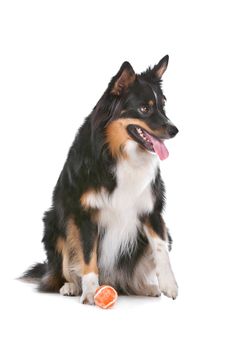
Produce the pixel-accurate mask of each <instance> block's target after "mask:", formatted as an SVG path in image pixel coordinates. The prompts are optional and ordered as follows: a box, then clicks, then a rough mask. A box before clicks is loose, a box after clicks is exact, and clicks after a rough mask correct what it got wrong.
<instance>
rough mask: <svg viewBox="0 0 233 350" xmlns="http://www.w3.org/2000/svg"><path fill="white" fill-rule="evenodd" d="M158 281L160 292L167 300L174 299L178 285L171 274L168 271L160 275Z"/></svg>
mask: <svg viewBox="0 0 233 350" xmlns="http://www.w3.org/2000/svg"><path fill="white" fill-rule="evenodd" d="M158 279H159V288H160V290H161V292H162V293H163V294H164V295H166V296H167V297H169V298H172V299H176V297H177V295H178V285H177V283H176V280H175V277H174V276H173V274H172V273H171V272H170V271H169V272H167V273H161V274H160V275H159V276H158Z"/></svg>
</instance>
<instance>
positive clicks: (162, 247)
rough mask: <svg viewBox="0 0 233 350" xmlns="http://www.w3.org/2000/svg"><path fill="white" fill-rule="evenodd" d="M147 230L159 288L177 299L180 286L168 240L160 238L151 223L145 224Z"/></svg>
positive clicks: (168, 295)
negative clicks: (172, 264) (175, 274)
mask: <svg viewBox="0 0 233 350" xmlns="http://www.w3.org/2000/svg"><path fill="white" fill-rule="evenodd" d="M145 232H146V234H147V237H148V240H149V243H150V245H151V247H152V249H153V252H154V258H155V264H156V274H157V277H158V281H159V288H160V290H161V292H162V293H163V294H165V295H166V296H167V297H170V298H173V299H175V298H176V297H177V295H178V286H177V283H176V279H175V276H174V273H173V271H172V268H171V264H170V259H169V255H168V248H167V242H166V241H165V240H164V239H162V238H160V236H159V235H158V234H157V233H156V231H155V230H154V229H153V228H152V226H151V225H145Z"/></svg>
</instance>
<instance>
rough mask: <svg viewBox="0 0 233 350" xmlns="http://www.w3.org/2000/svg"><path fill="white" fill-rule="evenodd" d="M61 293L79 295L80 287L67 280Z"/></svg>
mask: <svg viewBox="0 0 233 350" xmlns="http://www.w3.org/2000/svg"><path fill="white" fill-rule="evenodd" d="M60 294H61V295H68V296H74V295H78V289H77V287H76V285H75V284H74V283H68V282H66V283H65V284H64V285H63V287H61V289H60Z"/></svg>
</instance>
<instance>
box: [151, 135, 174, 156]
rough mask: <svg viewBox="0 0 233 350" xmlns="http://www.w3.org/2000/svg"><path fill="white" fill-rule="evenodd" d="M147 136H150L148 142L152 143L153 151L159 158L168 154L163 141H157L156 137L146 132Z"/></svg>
mask: <svg viewBox="0 0 233 350" xmlns="http://www.w3.org/2000/svg"><path fill="white" fill-rule="evenodd" d="M147 136H149V138H150V142H151V143H152V145H153V148H154V151H155V153H157V154H158V156H159V158H160V159H161V160H164V159H166V158H167V157H168V156H169V152H168V150H167V147H166V146H165V144H164V143H163V141H159V140H157V139H154V138H153V137H152V136H151V135H149V134H147Z"/></svg>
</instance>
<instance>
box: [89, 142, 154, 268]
mask: <svg viewBox="0 0 233 350" xmlns="http://www.w3.org/2000/svg"><path fill="white" fill-rule="evenodd" d="M125 149H126V151H127V155H128V159H123V160H120V161H119V162H118V164H117V167H116V179H117V186H116V188H115V190H114V191H113V193H112V194H111V195H110V196H109V195H108V194H107V193H106V192H105V191H104V190H103V191H101V192H100V193H99V194H98V195H96V196H93V195H91V198H89V204H90V205H92V206H93V207H96V208H98V209H99V229H100V232H101V233H102V234H103V236H102V237H101V238H102V239H101V249H100V257H99V265H100V267H101V268H102V270H107V271H106V273H107V272H109V271H111V270H112V268H113V266H114V263H115V261H116V258H117V256H119V254H121V253H122V252H123V251H124V252H125V251H128V252H130V251H131V249H132V248H133V247H134V244H135V242H136V238H137V228H138V227H139V225H140V222H139V215H141V214H144V213H149V212H151V211H152V209H153V206H154V202H155V198H154V196H153V194H152V190H151V183H152V181H153V180H154V179H155V176H156V171H157V168H158V158H157V156H156V155H153V154H150V153H149V152H142V151H140V150H139V149H138V145H137V144H136V143H135V142H133V141H128V143H127V145H126V148H125Z"/></svg>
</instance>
